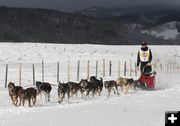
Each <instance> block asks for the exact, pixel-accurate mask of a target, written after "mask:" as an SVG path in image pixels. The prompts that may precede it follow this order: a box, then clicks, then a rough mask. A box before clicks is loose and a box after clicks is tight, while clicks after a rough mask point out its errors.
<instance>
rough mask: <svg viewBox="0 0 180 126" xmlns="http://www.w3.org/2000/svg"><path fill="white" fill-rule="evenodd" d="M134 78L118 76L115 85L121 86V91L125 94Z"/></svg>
mask: <svg viewBox="0 0 180 126" xmlns="http://www.w3.org/2000/svg"><path fill="white" fill-rule="evenodd" d="M133 82H134V80H133V79H132V78H122V77H120V78H118V79H117V80H116V83H117V86H119V87H121V92H124V90H125V92H124V93H125V94H126V93H127V92H128V90H129V88H131V87H132V83H133Z"/></svg>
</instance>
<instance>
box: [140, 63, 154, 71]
mask: <svg viewBox="0 0 180 126" xmlns="http://www.w3.org/2000/svg"><path fill="white" fill-rule="evenodd" d="M147 64H148V62H141V64H140V70H141V73H145V72H151V71H152V67H151V66H146V65H147Z"/></svg>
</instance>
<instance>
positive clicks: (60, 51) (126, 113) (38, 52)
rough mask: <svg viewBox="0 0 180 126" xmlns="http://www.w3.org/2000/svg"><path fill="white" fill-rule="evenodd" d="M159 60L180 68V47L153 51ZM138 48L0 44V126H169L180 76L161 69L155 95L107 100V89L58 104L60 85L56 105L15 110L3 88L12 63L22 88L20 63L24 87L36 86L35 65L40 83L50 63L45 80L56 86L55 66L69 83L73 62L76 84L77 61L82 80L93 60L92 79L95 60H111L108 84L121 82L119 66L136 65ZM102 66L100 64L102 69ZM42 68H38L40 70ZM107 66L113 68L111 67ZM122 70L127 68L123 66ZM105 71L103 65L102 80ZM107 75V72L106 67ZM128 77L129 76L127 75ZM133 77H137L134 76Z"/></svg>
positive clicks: (12, 73) (176, 106)
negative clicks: (33, 64)
mask: <svg viewBox="0 0 180 126" xmlns="http://www.w3.org/2000/svg"><path fill="white" fill-rule="evenodd" d="M150 48H151V49H152V52H153V56H154V61H153V62H155V60H157V59H158V60H159V61H160V62H161V63H162V64H166V63H167V64H168V63H172V62H173V63H176V64H177V65H179V63H180V55H179V54H180V47H179V46H150ZM138 49H139V46H106V45H66V44H59V45H58V44H32V43H23V44H22V43H21V44H20V43H17V44H13V43H1V44H0V54H1V56H0V66H1V67H0V83H1V84H0V126H14V125H18V126H24V125H26V126H33V125H34V126H39V125H43V126H59V125H62V126H71V125H75V126H76V125H78V126H85V125H86V126H99V125H103V126H109V125H123V126H132V125H133V126H164V123H165V120H164V119H165V111H176V110H180V100H179V97H180V79H179V76H180V73H178V72H173V73H171V74H170V73H166V72H165V70H163V71H160V70H159V69H157V80H156V87H155V90H154V91H130V92H129V93H128V94H126V95H125V94H122V93H121V95H120V96H117V95H114V94H111V96H110V98H107V91H106V90H105V89H104V90H103V93H102V95H101V96H95V98H94V99H93V98H91V97H90V98H85V99H83V100H82V99H81V97H80V96H78V98H75V97H74V98H71V99H70V102H69V103H68V102H67V99H66V100H65V101H64V102H63V103H61V104H59V103H58V102H57V101H58V98H57V86H53V89H52V93H51V102H50V103H45V102H43V101H42V100H41V98H39V97H38V99H37V104H36V106H35V107H32V108H29V107H27V106H26V107H14V106H13V105H12V104H11V101H10V98H9V96H8V90H7V89H5V88H4V78H5V64H9V71H10V72H9V75H8V81H11V80H12V81H15V83H16V84H18V79H19V76H18V72H19V63H22V67H23V69H22V73H23V77H22V85H23V87H29V86H30V85H32V63H35V65H36V79H40V77H41V70H40V69H41V65H40V64H41V62H42V60H44V62H45V64H46V65H45V66H46V67H45V81H49V82H51V83H54V84H55V82H56V63H57V62H58V61H59V62H60V63H61V65H60V75H61V76H60V81H67V78H66V75H67V67H66V66H67V61H71V64H72V65H74V69H71V70H72V71H71V72H72V73H71V76H72V77H71V78H72V80H73V81H75V79H74V78H76V74H75V73H76V72H77V71H76V69H75V68H76V67H77V61H78V60H80V61H81V72H80V73H81V76H80V77H81V78H84V77H86V64H87V60H90V66H91V67H90V68H91V69H90V74H91V75H94V70H93V69H94V64H95V61H96V60H99V61H102V60H103V59H105V60H106V61H109V60H112V68H113V73H112V76H111V77H110V76H108V74H106V77H105V78H104V80H109V79H117V63H118V61H121V63H123V62H124V61H129V60H130V59H131V60H132V62H135V60H136V54H137V51H138ZM101 63H102V62H100V64H101ZM38 64H39V65H38ZM106 65H107V66H108V63H106ZM121 68H123V66H122V67H121ZM101 69H102V67H101V66H99V71H100V72H99V74H98V76H99V77H100V76H102V74H101ZM107 71H108V68H107ZM128 76H129V74H128ZM133 78H135V79H137V78H138V76H135V75H134V74H133Z"/></svg>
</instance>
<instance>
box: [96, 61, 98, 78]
mask: <svg viewBox="0 0 180 126" xmlns="http://www.w3.org/2000/svg"><path fill="white" fill-rule="evenodd" d="M97 76H98V60H96V77H97Z"/></svg>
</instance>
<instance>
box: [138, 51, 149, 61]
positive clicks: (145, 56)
mask: <svg viewBox="0 0 180 126" xmlns="http://www.w3.org/2000/svg"><path fill="white" fill-rule="evenodd" d="M139 54H140V56H139V57H140V60H141V62H148V61H149V56H150V51H149V49H148V50H147V51H142V50H140V53H139Z"/></svg>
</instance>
